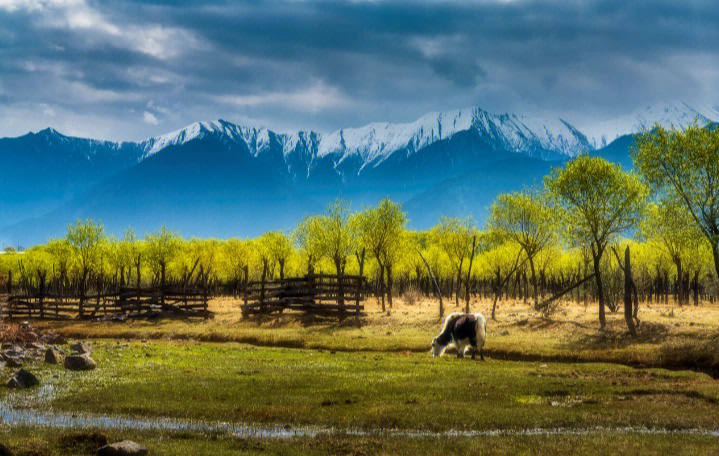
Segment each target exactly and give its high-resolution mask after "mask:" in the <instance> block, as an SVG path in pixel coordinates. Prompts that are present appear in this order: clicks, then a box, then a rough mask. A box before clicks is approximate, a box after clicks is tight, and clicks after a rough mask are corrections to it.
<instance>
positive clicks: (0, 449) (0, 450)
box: [0, 443, 13, 456]
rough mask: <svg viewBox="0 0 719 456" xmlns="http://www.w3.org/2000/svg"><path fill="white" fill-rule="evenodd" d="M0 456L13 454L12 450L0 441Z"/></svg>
mask: <svg viewBox="0 0 719 456" xmlns="http://www.w3.org/2000/svg"><path fill="white" fill-rule="evenodd" d="M0 456H13V452H12V450H11V449H10V448H8V447H6V446H5V445H3V444H2V443H0Z"/></svg>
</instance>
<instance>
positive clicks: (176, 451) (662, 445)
mask: <svg viewBox="0 0 719 456" xmlns="http://www.w3.org/2000/svg"><path fill="white" fill-rule="evenodd" d="M88 434H90V432H89V431H84V432H79V431H56V430H47V429H41V428H26V427H21V428H14V429H2V428H0V440H2V441H3V442H4V443H5V444H6V445H8V446H9V447H10V448H11V449H12V450H13V451H14V452H15V454H16V455H17V456H60V455H63V456H64V455H67V454H73V455H78V456H83V455H94V454H96V448H95V445H93V443H92V441H88V440H85V439H86V436H87V435H88ZM108 434H109V435H108V437H109V438H110V440H111V441H115V440H120V439H131V440H135V441H138V442H142V443H143V444H144V445H145V446H146V447H148V449H149V450H150V454H151V455H153V456H170V455H173V456H174V455H177V456H185V455H190V454H192V455H213V456H225V455H227V456H230V455H267V454H279V455H323V454H331V455H347V456H349V455H356V456H359V455H370V454H381V455H400V456H401V455H409V456H416V455H418V454H421V455H438V456H446V455H447V454H475V455H484V454H487V455H489V454H491V455H552V456H556V455H563V454H566V455H572V454H593V455H616V454H632V455H637V456H642V455H659V454H682V455H685V456H693V455H697V456H699V455H701V456H704V455H709V454H713V452H715V451H716V447H717V439H716V438H712V437H703V436H686V435H618V434H612V433H606V434H603V435H592V436H551V437H546V436H512V437H506V436H503V437H486V438H452V439H449V438H418V439H410V438H375V437H356V438H354V437H346V436H322V437H317V438H301V439H291V440H279V441H278V440H266V439H244V438H236V437H230V436H214V435H201V436H197V435H188V434H177V433H175V434H172V433H159V434H158V433H146V432H144V433H143V432H114V433H113V432H111V433H108ZM83 437H85V439H83Z"/></svg>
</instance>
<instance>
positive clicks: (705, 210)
mask: <svg viewBox="0 0 719 456" xmlns="http://www.w3.org/2000/svg"><path fill="white" fill-rule="evenodd" d="M632 157H633V160H634V164H635V168H636V171H627V170H624V169H622V168H621V167H620V166H619V165H616V164H614V163H611V162H608V161H606V160H604V159H602V158H599V157H591V156H588V155H580V156H578V157H576V158H574V159H572V160H570V161H568V162H567V163H565V164H564V166H562V167H557V168H555V169H553V170H552V172H551V173H550V174H549V175H548V176H547V177H546V178H545V180H544V183H543V185H542V186H541V187H535V188H527V189H524V190H522V191H518V192H513V193H507V194H502V195H499V196H498V197H497V199H496V200H495V202H494V204H493V205H492V206H491V208H490V215H489V217H488V219H487V222H486V224H485V226H484V227H482V229H480V227H478V226H477V224H476V223H475V222H474V221H473V220H472V219H471V218H457V217H442V218H441V219H440V220H439V222H438V223H437V225H436V226H434V227H432V228H430V229H428V230H424V231H415V230H410V229H408V227H407V225H408V219H407V216H406V214H405V213H404V212H403V211H402V207H401V205H400V204H398V203H396V202H393V201H391V200H389V199H384V200H382V201H380V202H379V203H378V204H377V205H375V206H370V207H363V208H360V209H359V210H356V211H353V208H352V206H351V203H350V202H349V201H346V200H343V199H337V200H336V201H334V202H332V203H331V204H329V205H328V207H327V209H326V210H325V212H324V213H322V214H315V215H309V216H307V217H305V218H304V219H303V220H301V221H300V222H299V223H298V224H297V226H296V227H295V228H294V229H292V230H290V231H287V232H282V231H270V232H266V233H265V234H263V235H262V236H259V237H257V238H254V239H225V240H218V239H184V238H182V237H181V236H179V235H178V234H177V233H176V232H174V231H172V230H171V229H168V228H167V227H164V226H163V227H161V228H160V229H159V230H157V231H155V232H151V233H147V234H146V235H145V236H144V237H142V238H140V237H138V236H137V235H136V233H135V232H134V231H133V230H132V229H128V230H127V231H126V232H125V233H124V235H123V236H122V237H121V238H116V237H113V236H109V235H107V234H106V233H105V230H104V227H103V226H102V225H101V224H100V223H96V222H94V221H92V220H85V221H78V222H77V223H75V224H73V225H71V226H69V227H68V230H67V235H66V236H65V237H64V238H60V239H54V240H50V241H49V242H47V243H46V244H43V245H38V246H35V247H32V248H30V249H27V250H26V251H23V252H11V251H8V252H5V254H3V255H0V280H3V281H4V282H5V283H6V284H7V283H8V282H12V286H13V287H15V288H18V289H24V290H26V291H28V292H30V291H31V290H35V291H36V290H38V289H43V290H52V291H54V292H57V293H60V294H63V293H87V292H88V291H89V290H90V289H93V290H96V291H102V290H107V289H112V288H117V287H127V286H136V287H139V286H143V285H158V284H165V283H168V282H169V283H172V284H174V285H176V286H184V287H189V286H205V287H210V288H211V289H212V290H213V292H215V293H223V294H239V293H241V292H242V289H243V287H244V286H246V285H247V284H248V283H249V282H250V281H254V280H271V279H273V278H284V277H287V276H298V275H303V274H307V273H333V274H354V275H361V276H364V277H366V278H367V279H368V283H369V286H370V290H371V292H372V293H373V294H374V295H375V296H376V297H377V299H378V301H379V302H380V304H381V306H382V309H383V310H386V309H387V308H388V307H389V308H392V305H393V297H396V296H397V295H398V294H405V295H407V296H411V295H424V296H435V297H440V298H446V299H452V298H453V300H454V303H455V305H456V306H459V305H461V304H464V306H465V308H466V309H467V310H469V308H470V306H471V302H472V300H473V299H474V300H477V299H492V300H493V301H494V303H495V306H496V302H497V301H498V300H501V299H507V298H510V299H520V300H524V301H525V302H527V303H528V304H530V303H531V305H533V306H534V308H535V309H537V311H541V312H550V311H551V310H552V306H550V305H547V304H546V303H547V301H546V300H545V298H547V297H548V296H551V295H553V294H555V293H562V292H567V290H570V291H569V292H568V294H567V295H566V299H573V300H576V301H579V302H585V303H589V302H595V303H596V304H597V315H598V320H599V322H600V325H601V326H602V327H604V325H605V323H606V309H607V308H609V310H610V311H615V310H616V309H617V307H618V303H619V301H620V300H621V297H622V289H623V288H622V283H623V282H622V281H623V279H622V277H623V276H622V272H621V271H622V267H623V266H622V265H623V260H622V258H621V255H620V253H619V252H620V251H621V252H624V251H625V249H626V247H629V248H630V250H631V254H632V260H631V265H632V267H631V269H632V272H633V275H634V286H635V291H636V294H637V298H638V299H639V300H642V301H664V302H668V301H669V299H670V296H671V297H672V299H673V300H674V301H675V302H677V303H678V304H680V305H684V304H687V303H689V302H690V301H693V303H694V304H699V303H700V302H701V301H702V300H704V299H708V300H710V301H712V302H713V300H714V296H716V292H717V273H719V131H718V130H716V129H712V128H702V127H699V126H692V127H688V128H686V129H684V130H667V129H664V128H662V127H659V126H656V127H655V128H654V129H653V130H652V132H651V133H645V134H642V135H638V136H637V137H636V138H635V146H634V149H633V151H632ZM577 284H580V286H576V285H577ZM440 301H441V300H440ZM443 310H444V309H443V308H440V314H441V313H442V312H443ZM495 310H496V308H493V310H492V313H493V316H494V312H495Z"/></svg>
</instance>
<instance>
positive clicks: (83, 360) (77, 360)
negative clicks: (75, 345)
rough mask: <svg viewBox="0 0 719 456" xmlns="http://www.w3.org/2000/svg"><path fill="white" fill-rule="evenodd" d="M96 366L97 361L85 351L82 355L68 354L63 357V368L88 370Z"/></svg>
mask: <svg viewBox="0 0 719 456" xmlns="http://www.w3.org/2000/svg"><path fill="white" fill-rule="evenodd" d="M95 367H97V363H95V361H94V360H93V359H92V358H90V355H88V354H87V353H85V354H82V355H68V356H66V357H65V369H69V370H75V371H77V370H90V369H94V368H95Z"/></svg>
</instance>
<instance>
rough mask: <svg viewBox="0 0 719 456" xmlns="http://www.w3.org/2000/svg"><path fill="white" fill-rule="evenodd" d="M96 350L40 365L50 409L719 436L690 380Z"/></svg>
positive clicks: (623, 372)
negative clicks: (700, 431) (68, 363)
mask: <svg viewBox="0 0 719 456" xmlns="http://www.w3.org/2000/svg"><path fill="white" fill-rule="evenodd" d="M94 346H95V352H94V353H93V356H94V358H95V359H96V360H97V361H98V365H99V367H98V369H96V370H94V371H90V372H70V371H66V370H64V369H63V368H62V367H60V366H47V365H40V366H38V367H37V369H36V371H37V372H38V375H39V376H40V378H41V379H42V381H43V383H45V384H52V385H54V391H55V393H54V397H53V398H51V400H50V403H49V404H47V405H52V407H53V408H54V409H55V410H62V411H71V412H91V413H102V414H120V415H132V416H149V417H153V416H162V417H173V418H189V419H201V420H207V421H231V422H246V423H263V424H278V425H291V426H313V425H316V426H335V427H338V428H361V429H378V428H383V429H388V428H401V429H424V430H433V431H444V430H450V429H470V430H481V429H530V428H535V427H542V428H549V427H591V426H606V427H618V426H647V427H666V428H672V429H673V428H693V427H700V428H708V429H719V383H717V382H716V381H714V380H712V379H711V378H709V377H708V376H707V375H704V374H698V373H692V372H677V371H666V370H662V369H633V368H629V367H624V366H619V365H612V364H594V363H585V364H562V363H547V364H541V363H538V362H509V361H495V360H489V361H486V362H479V361H471V360H469V359H465V360H457V359H456V358H454V357H451V356H448V357H444V358H440V359H433V358H431V357H430V356H429V355H427V354H416V353H377V354H373V353H347V352H337V353H332V352H328V351H314V350H297V349H285V348H257V347H252V346H248V345H242V344H235V343H225V344H214V343H194V342H176V341H175V342H166V341H164V342H163V341H151V342H147V343H140V342H133V343H130V344H124V343H119V342H114V341H95V343H94ZM7 375H8V373H7V372H3V374H2V378H1V379H0V380H2V381H4V380H5V378H7ZM0 394H2V395H3V396H4V395H7V394H8V393H7V390H3V392H2V393H0ZM33 394H35V393H33V391H29V392H26V393H24V392H23V393H13V397H12V399H13V400H17V399H18V398H22V399H23V400H25V401H28V402H29V403H30V404H31V405H32V401H33ZM0 397H2V396H0ZM44 400H45V399H43V401H44ZM37 406H44V404H40V403H38V404H37Z"/></svg>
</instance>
